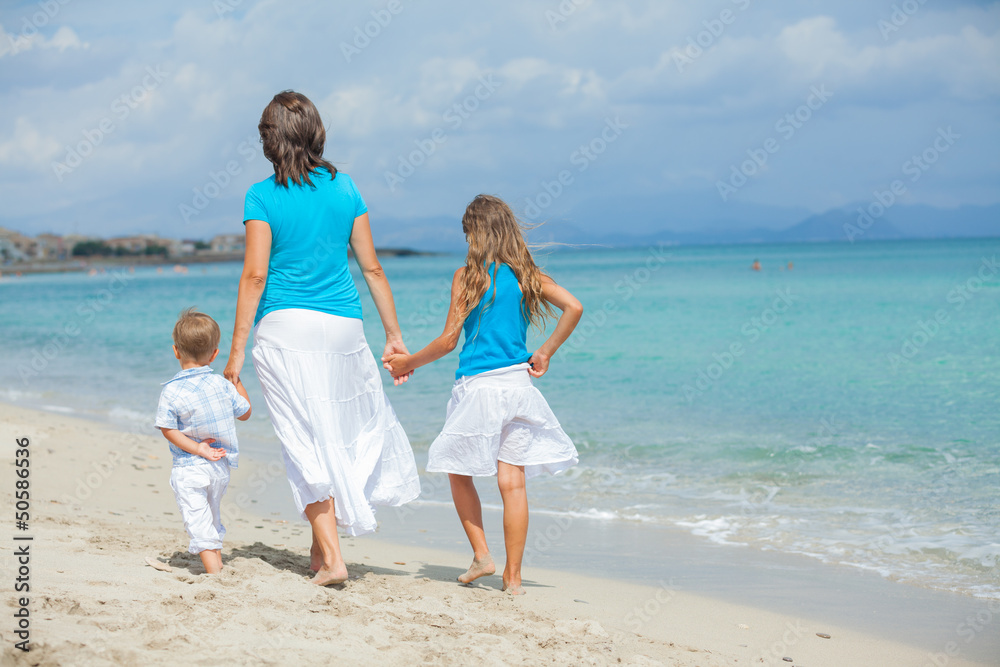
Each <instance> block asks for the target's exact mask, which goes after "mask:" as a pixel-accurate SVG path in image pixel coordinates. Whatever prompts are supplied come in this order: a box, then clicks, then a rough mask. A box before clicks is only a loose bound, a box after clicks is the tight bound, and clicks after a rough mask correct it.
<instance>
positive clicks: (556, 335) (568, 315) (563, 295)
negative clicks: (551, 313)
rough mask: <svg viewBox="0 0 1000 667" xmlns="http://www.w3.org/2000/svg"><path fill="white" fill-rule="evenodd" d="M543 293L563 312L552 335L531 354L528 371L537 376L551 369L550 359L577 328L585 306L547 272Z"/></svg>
mask: <svg viewBox="0 0 1000 667" xmlns="http://www.w3.org/2000/svg"><path fill="white" fill-rule="evenodd" d="M542 295H543V296H544V297H545V300H546V301H548V302H549V303H551V304H552V305H553V306H555V307H556V308H558V309H559V310H561V311H562V314H561V315H560V316H559V321H558V322H556V328H555V330H554V331H553V332H552V335H551V336H549V338H548V340H546V341H545V342H544V343H542V344H541V345H540V346H539V348H538V349H537V350H535V353H534V354H533V355H531V368H529V369H528V372H529V373H531V375H532V377H536V378H540V377H542V376H543V375H545V371H547V370H549V359H551V358H552V355H553V354H555V353H556V350H558V349H559V346H560V345H562V344H563V343H565V342H566V339H567V338H569V335H570V334H571V333H573V329H575V328H576V325H577V323H578V322H579V321H580V317H581V316H582V315H583V306H582V305H580V302H579V301H577V299H576V297H574V296H573V295H572V294H570V293H569V291H568V290H567V289H565V288H563V287H560V286H559V285H557V284H556V283H555V281H554V280H552V278H549V277H548V276H547V275H545V274H542Z"/></svg>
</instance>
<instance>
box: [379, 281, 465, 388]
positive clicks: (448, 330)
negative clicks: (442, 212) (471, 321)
mask: <svg viewBox="0 0 1000 667" xmlns="http://www.w3.org/2000/svg"><path fill="white" fill-rule="evenodd" d="M464 273H465V267H464V266H463V267H462V268H460V269H459V270H457V271H455V276H454V278H452V280H451V306H450V307H449V308H448V319H447V320H446V321H445V323H444V333H442V334H441V335H440V336H438V337H437V338H435V339H434V340H432V341H431V342H430V343H428V344H427V347H425V348H424V349H422V350H420V351H419V352H417V353H416V354H405V353H404V354H394V355H391V356H388V357H387V358H386V359H385V360H384V362H385V367H386V368H387V369H388V370H389V372H390V373H392V375H393V376H394V377H395V376H398V375H403V374H406V373H412V372H413V370H414V369H416V368H419V367H420V366H426V365H427V364H429V363H431V362H432V361H437V360H438V359H440V358H441V357H443V356H444V355H446V354H448V353H449V352H451V351H452V350H454V349H455V346H456V345H458V337H459V336H460V335H461V333H462V324H463V322H464V320H463V319H462V312H461V309H462V305H461V304H460V303H459V301H458V298H459V294H461V291H462V275H463V274H464Z"/></svg>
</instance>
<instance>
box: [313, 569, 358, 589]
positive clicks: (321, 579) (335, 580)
mask: <svg viewBox="0 0 1000 667" xmlns="http://www.w3.org/2000/svg"><path fill="white" fill-rule="evenodd" d="M347 576H348V575H347V566H346V565H341V566H340V567H339V568H336V569H332V570H328V569H326V568H320V570H319V571H317V572H316V576H315V577H313V578H312V579H310V580H309V583H312V584H316V585H317V586H335V585H336V584H342V583H344V582H345V581H347Z"/></svg>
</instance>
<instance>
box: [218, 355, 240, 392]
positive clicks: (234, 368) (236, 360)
mask: <svg viewBox="0 0 1000 667" xmlns="http://www.w3.org/2000/svg"><path fill="white" fill-rule="evenodd" d="M243 359H244V355H243V353H242V352H234V351H231V352H230V353H229V363H227V364H226V370H224V371H223V372H222V375H223V376H224V377H225V378H226V379H227V380H229V381H230V382H232V383H233V384H234V385H236V384H239V381H240V371H242V370H243Z"/></svg>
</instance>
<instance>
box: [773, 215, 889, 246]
mask: <svg viewBox="0 0 1000 667" xmlns="http://www.w3.org/2000/svg"><path fill="white" fill-rule="evenodd" d="M859 217H860V216H859V214H858V213H857V212H856V211H855V212H854V213H849V212H848V211H845V210H843V209H840V210H834V211H827V212H826V213H821V214H819V215H813V216H809V217H808V218H806V219H805V220H803V221H802V222H800V223H797V224H795V225H792V226H791V227H789V228H788V229H783V230H781V231H777V232H771V233H770V237H769V240H770V241H771V242H773V243H803V242H810V241H878V240H887V239H902V238H905V236H904V234H903V233H902V232H901V231H899V230H898V229H897V228H896V227H895V226H894V225H892V223H890V222H889V221H888V220H885V219H884V218H872V217H870V216H867V217H863V218H861V219H860V220H859Z"/></svg>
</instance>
